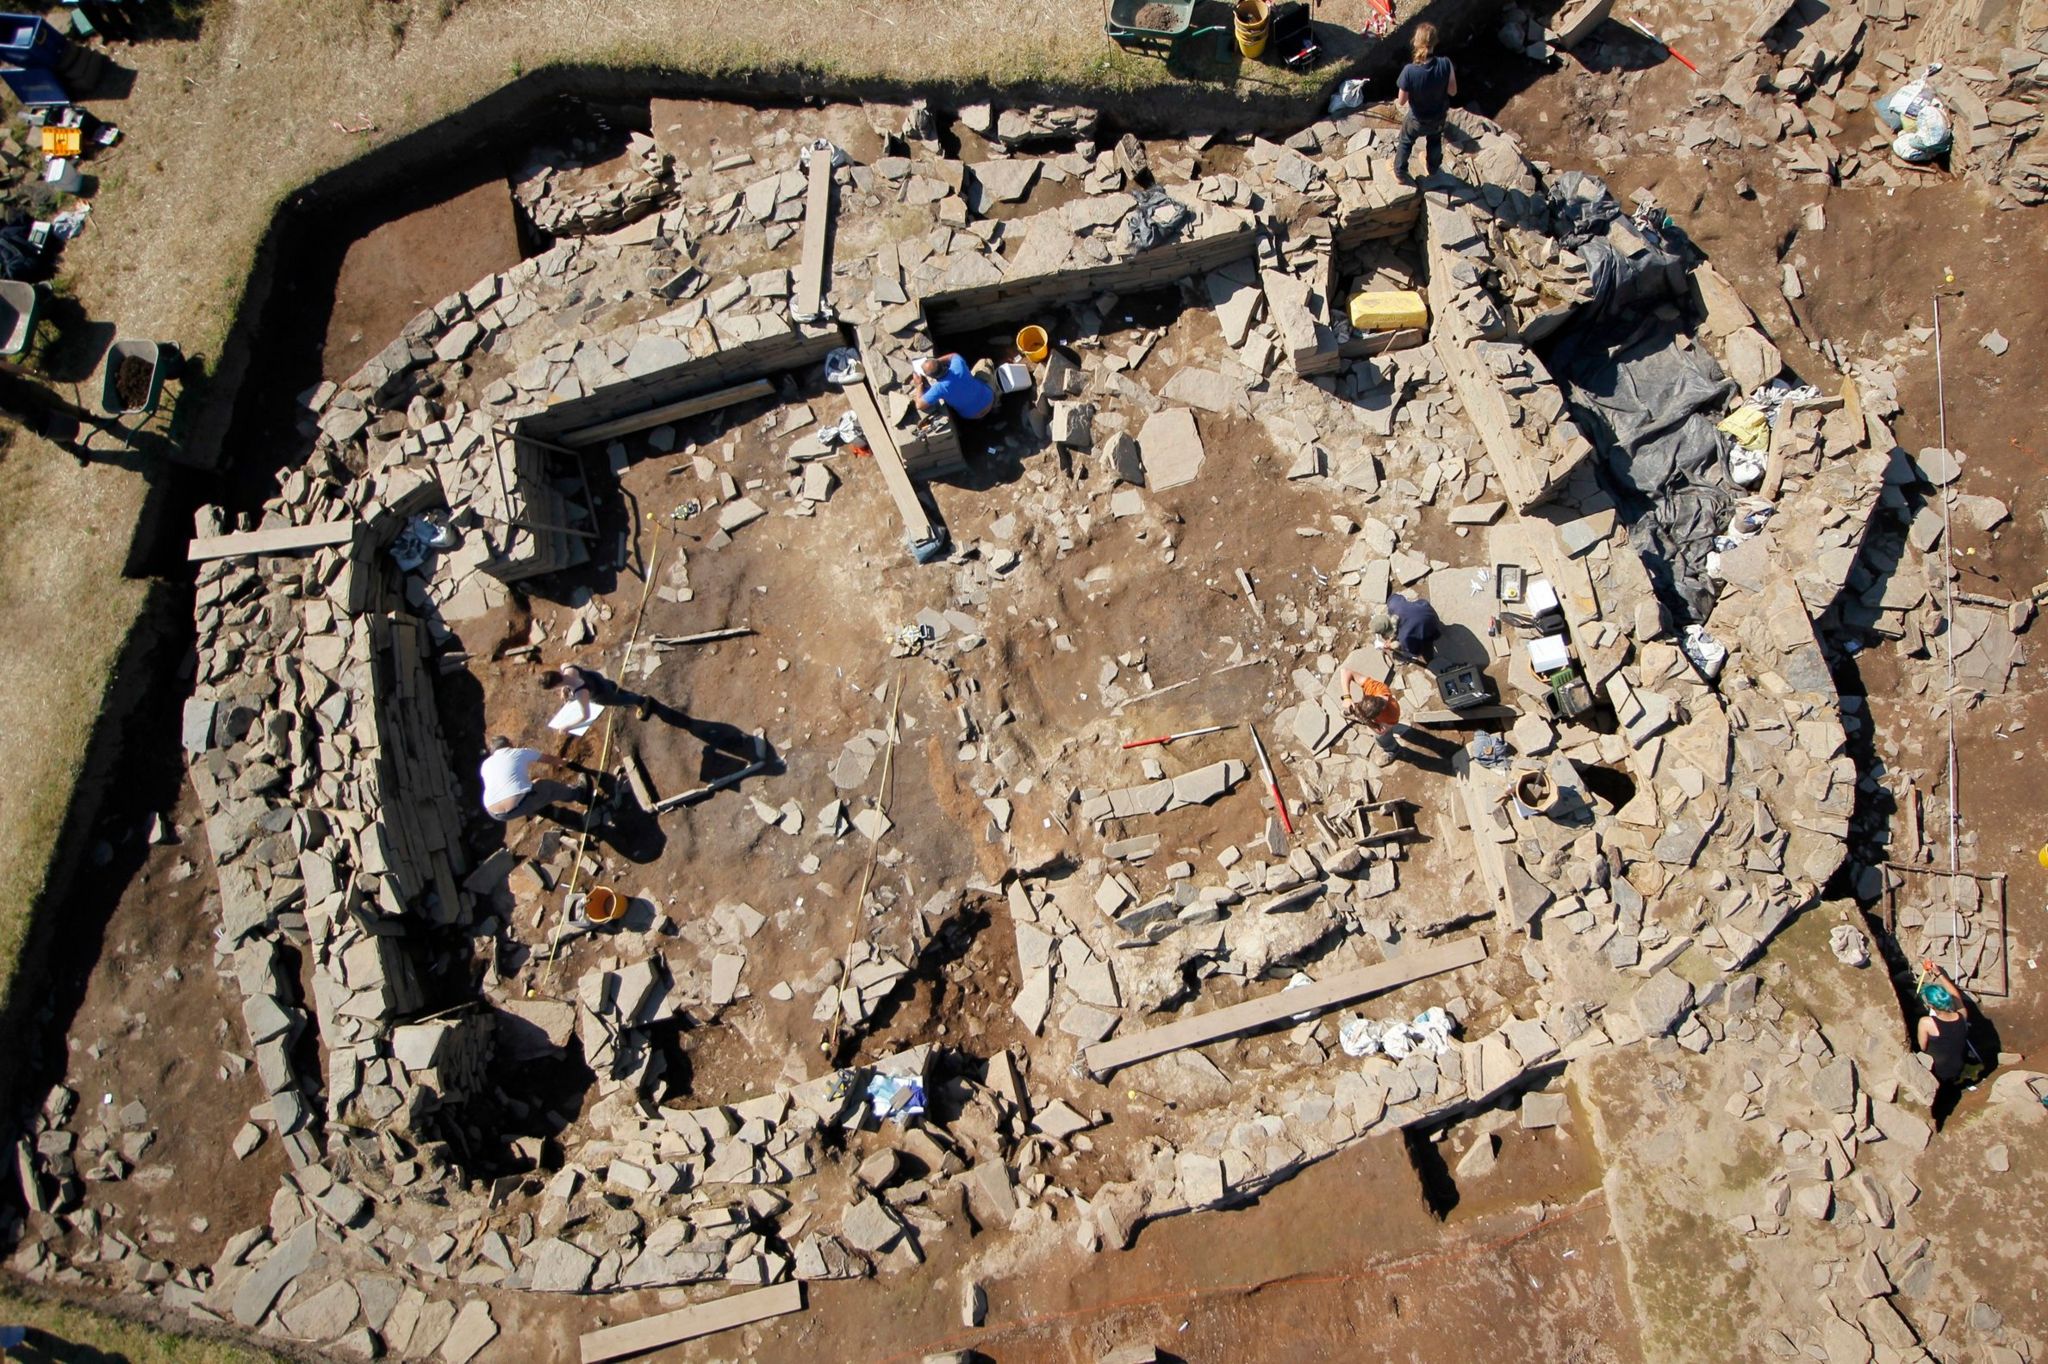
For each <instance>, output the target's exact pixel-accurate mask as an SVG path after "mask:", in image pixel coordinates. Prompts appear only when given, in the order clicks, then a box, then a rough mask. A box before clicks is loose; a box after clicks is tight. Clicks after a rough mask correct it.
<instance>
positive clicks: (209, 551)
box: [185, 521, 356, 563]
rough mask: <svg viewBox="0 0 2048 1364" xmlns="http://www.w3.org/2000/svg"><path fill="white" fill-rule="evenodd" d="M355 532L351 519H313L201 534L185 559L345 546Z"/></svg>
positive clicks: (286, 552) (220, 557)
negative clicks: (297, 523)
mask: <svg viewBox="0 0 2048 1364" xmlns="http://www.w3.org/2000/svg"><path fill="white" fill-rule="evenodd" d="M355 533H356V523H355V522H354V521H316V522H314V523H313V524H312V525H310V526H272V527H271V528H270V529H268V530H244V531H236V532H235V533H234V534H232V535H205V536H201V537H199V538H198V539H196V540H194V541H193V542H192V544H191V547H190V548H188V549H187V550H186V551H185V558H186V559H187V560H189V561H190V562H192V563H198V562H200V561H201V560H203V559H227V558H232V557H233V556H235V555H237V554H289V553H291V552H293V551H294V550H301V549H320V548H322V547H324V546H327V545H345V544H347V543H348V542H349V541H350V540H351V539H353V538H354V536H355Z"/></svg>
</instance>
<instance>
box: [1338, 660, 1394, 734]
mask: <svg viewBox="0 0 2048 1364" xmlns="http://www.w3.org/2000/svg"><path fill="white" fill-rule="evenodd" d="M1337 686H1338V688H1339V689H1340V691H1341V693H1342V695H1343V697H1344V714H1345V716H1346V718H1348V719H1350V720H1352V721H1354V722H1355V723H1357V724H1361V725H1364V726H1365V727H1366V728H1367V729H1370V730H1371V731H1372V732H1373V733H1374V734H1375V735H1377V736H1378V737H1379V741H1380V746H1381V747H1382V748H1388V747H1390V746H1391V745H1392V743H1393V741H1394V727H1395V726H1397V725H1399V724H1400V723H1401V703H1400V702H1399V701H1396V700H1395V699H1394V689H1393V688H1392V687H1389V686H1388V685H1387V684H1386V683H1384V682H1382V681H1380V680H1379V679H1378V678H1376V677H1367V676H1365V674H1363V673H1358V672H1353V671H1352V670H1351V669H1349V668H1345V669H1342V670H1341V671H1339V672H1338V674H1337Z"/></svg>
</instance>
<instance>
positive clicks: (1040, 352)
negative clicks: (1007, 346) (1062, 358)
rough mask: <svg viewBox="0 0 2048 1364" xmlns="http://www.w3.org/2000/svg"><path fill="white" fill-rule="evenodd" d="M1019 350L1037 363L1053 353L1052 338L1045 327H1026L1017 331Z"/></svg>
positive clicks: (1025, 356)
mask: <svg viewBox="0 0 2048 1364" xmlns="http://www.w3.org/2000/svg"><path fill="white" fill-rule="evenodd" d="M1017 351H1018V353H1019V354H1020V355H1022V356H1023V357H1024V358H1025V359H1026V360H1029V361H1030V362H1031V363H1032V364H1034V365H1035V364H1037V363H1038V362H1039V361H1040V360H1043V359H1044V358H1045V357H1046V356H1048V355H1050V354H1052V338H1051V337H1049V336H1047V335H1046V334H1045V328H1043V327H1026V328H1025V329H1024V330H1023V331H1021V332H1018V333H1017Z"/></svg>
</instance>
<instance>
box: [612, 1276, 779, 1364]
mask: <svg viewBox="0 0 2048 1364" xmlns="http://www.w3.org/2000/svg"><path fill="white" fill-rule="evenodd" d="M803 1310H804V1288H803V1285H802V1284H800V1283H779V1284H776V1285H774V1286H773V1287H772V1288H757V1289H755V1290H754V1291H753V1292H751V1293H735V1294H733V1295H732V1296H731V1297H729V1298H720V1299H718V1300H717V1301H716V1302H707V1303H702V1304H700V1305H698V1306H696V1307H685V1308H683V1309H682V1310H680V1311H677V1312H663V1313H662V1314H661V1315H659V1316H654V1317H643V1318H641V1319H640V1320H639V1321H629V1322H626V1323H625V1324H624V1325H621V1326H607V1327H605V1328H604V1329H603V1330H602V1331H591V1332H589V1333H587V1334H585V1335H584V1336H583V1338H582V1341H581V1345H582V1349H583V1364H604V1361H606V1360H611V1359H624V1358H625V1357H626V1356H627V1355H637V1354H645V1353H646V1352H647V1351H649V1350H659V1349H661V1348H662V1347H663V1346H664V1345H674V1344H677V1343H678V1342H681V1341H685V1340H695V1339H697V1338H698V1337H699V1336H708V1335H711V1334H713V1333H715V1332H718V1331H729V1330H731V1329H732V1328H733V1327H735V1326H745V1325H748V1324H749V1323H751V1322H756V1321H766V1320H768V1318H770V1317H779V1316H783V1315H785V1314H787V1313H790V1312H801V1311H803Z"/></svg>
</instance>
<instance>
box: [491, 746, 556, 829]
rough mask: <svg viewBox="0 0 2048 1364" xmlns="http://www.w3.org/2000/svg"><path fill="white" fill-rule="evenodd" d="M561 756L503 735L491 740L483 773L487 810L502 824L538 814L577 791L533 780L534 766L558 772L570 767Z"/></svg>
mask: <svg viewBox="0 0 2048 1364" xmlns="http://www.w3.org/2000/svg"><path fill="white" fill-rule="evenodd" d="M566 766H567V764H566V763H564V762H563V761H562V760H561V759H560V758H550V757H549V756H548V755H547V754H545V753H543V752H541V751H540V750H539V749H537V748H515V747H513V746H512V741H511V740H510V739H508V738H506V737H505V736H504V735H502V734H500V735H499V736H498V737H496V738H495V739H492V740H491V751H490V754H489V756H487V757H486V758H485V759H484V762H483V767H482V768H481V769H479V775H480V776H481V777H482V778H483V784H484V813H485V814H487V815H489V816H490V817H491V818H492V819H495V820H497V821H498V822H499V823H500V824H509V823H511V822H512V821H513V820H515V819H519V818H521V817H522V816H525V815H532V814H538V813H540V812H541V811H542V810H544V809H546V808H547V807H548V806H549V805H550V804H552V803H553V802H554V801H556V800H558V799H560V798H562V797H565V796H572V795H574V794H575V789H574V788H573V787H571V786H570V785H569V784H568V783H566V782H560V781H544V782H539V783H536V782H535V781H534V780H533V769H534V768H536V767H539V768H543V769H545V770H547V771H550V772H552V771H556V770H558V769H560V768H562V767H566Z"/></svg>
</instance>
